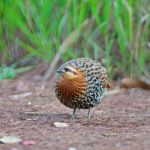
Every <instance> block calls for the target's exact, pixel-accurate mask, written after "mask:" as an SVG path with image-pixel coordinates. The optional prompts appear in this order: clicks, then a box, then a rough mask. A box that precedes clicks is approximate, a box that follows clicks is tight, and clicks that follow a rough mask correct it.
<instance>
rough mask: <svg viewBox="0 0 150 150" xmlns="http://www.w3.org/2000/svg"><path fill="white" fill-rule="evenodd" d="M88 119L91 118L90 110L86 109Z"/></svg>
mask: <svg viewBox="0 0 150 150" xmlns="http://www.w3.org/2000/svg"><path fill="white" fill-rule="evenodd" d="M87 117H88V119H90V117H91V112H90V108H89V109H88V114H87Z"/></svg>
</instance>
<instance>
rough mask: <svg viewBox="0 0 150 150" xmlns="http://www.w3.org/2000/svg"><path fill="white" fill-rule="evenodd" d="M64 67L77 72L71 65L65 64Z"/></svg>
mask: <svg viewBox="0 0 150 150" xmlns="http://www.w3.org/2000/svg"><path fill="white" fill-rule="evenodd" d="M66 68H68V69H69V70H71V71H72V72H77V71H76V70H75V69H74V68H72V67H71V66H66Z"/></svg>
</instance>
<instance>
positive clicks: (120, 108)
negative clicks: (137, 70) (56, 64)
mask: <svg viewBox="0 0 150 150" xmlns="http://www.w3.org/2000/svg"><path fill="white" fill-rule="evenodd" d="M71 113H72V110H71V109H69V108H66V107H65V106H63V105H62V104H61V103H60V102H59V101H58V100H57V98H56V97H55V93H54V80H51V81H50V82H49V83H41V82H37V81H36V82H35V81H22V80H13V81H0V116H1V117H0V137H2V136H4V135H12V134H13V135H18V136H20V137H21V138H22V139H24V140H32V141H34V142H35V144H34V145H28V146H25V145H23V144H21V143H18V144H0V150H22V149H23V150H47V149H49V150H50V149H52V150H57V149H58V150H60V149H61V150H73V148H75V149H76V150H93V149H94V150H103V149H104V150H120V149H121V150H135V149H136V150H149V149H150V91H148V90H147V91H146V90H141V89H132V90H127V91H126V92H124V93H119V94H115V95H109V96H107V97H106V98H105V100H104V101H103V102H102V103H101V104H100V105H98V106H97V107H95V108H93V109H92V115H91V119H87V118H86V117H85V114H86V113H87V111H86V110H80V111H78V112H77V117H78V118H77V119H76V120H72V119H71V118H70V114H71ZM54 122H65V123H67V124H68V125H69V126H68V127H66V128H58V127H55V126H54ZM71 148H72V149H71ZM75 149H74V150H75Z"/></svg>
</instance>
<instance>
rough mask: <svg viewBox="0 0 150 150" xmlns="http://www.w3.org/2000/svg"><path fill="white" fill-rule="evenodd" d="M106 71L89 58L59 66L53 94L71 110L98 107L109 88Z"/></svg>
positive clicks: (73, 115)
mask: <svg viewBox="0 0 150 150" xmlns="http://www.w3.org/2000/svg"><path fill="white" fill-rule="evenodd" d="M109 87H110V85H109V82H108V81H107V74H106V69H105V68H104V67H103V66H102V65H101V63H100V62H98V61H95V60H92V59H90V58H78V59H76V60H70V61H68V62H66V63H64V64H63V65H61V66H60V67H59V68H58V69H57V71H56V85H55V93H56V96H57V98H58V99H59V100H60V102H61V103H62V104H64V105H65V106H67V107H69V108H72V109H73V114H72V117H73V118H75V112H76V109H77V108H78V109H88V115H87V116H88V118H90V108H91V107H94V106H96V105H98V104H99V103H100V102H101V101H102V100H103V98H104V97H105V95H106V90H107V88H109Z"/></svg>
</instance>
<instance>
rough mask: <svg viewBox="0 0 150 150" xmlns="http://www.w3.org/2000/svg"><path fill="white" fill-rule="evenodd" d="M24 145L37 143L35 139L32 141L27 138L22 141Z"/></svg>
mask: <svg viewBox="0 0 150 150" xmlns="http://www.w3.org/2000/svg"><path fill="white" fill-rule="evenodd" d="M22 144H23V145H34V144H36V143H35V142H34V141H30V140H25V141H23V142H22Z"/></svg>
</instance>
